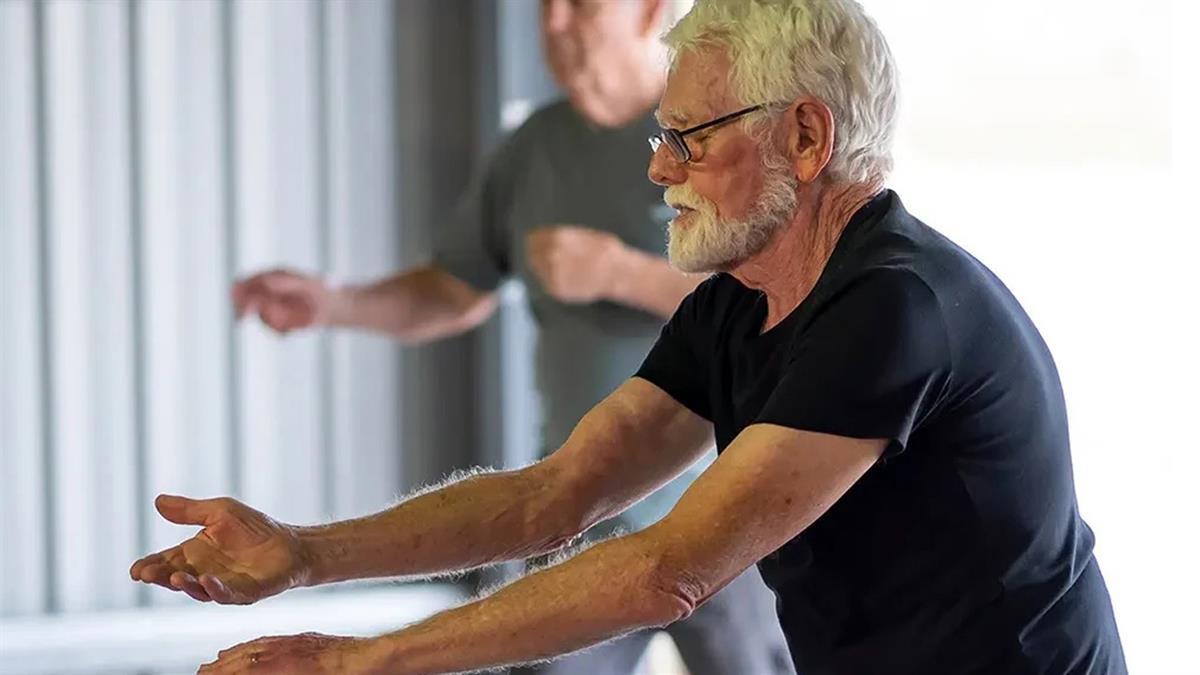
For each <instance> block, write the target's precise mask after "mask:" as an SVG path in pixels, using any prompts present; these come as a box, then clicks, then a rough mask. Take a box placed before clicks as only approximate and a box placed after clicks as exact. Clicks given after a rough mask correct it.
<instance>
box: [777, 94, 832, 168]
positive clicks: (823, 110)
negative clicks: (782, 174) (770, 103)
mask: <svg viewBox="0 0 1200 675" xmlns="http://www.w3.org/2000/svg"><path fill="white" fill-rule="evenodd" d="M784 120H785V124H786V125H787V150H788V154H789V156H790V157H791V160H792V166H793V168H794V169H795V171H796V178H797V179H799V180H800V182H802V183H811V182H813V181H815V180H816V179H817V178H818V177H819V176H820V175H821V173H822V172H823V171H824V170H825V167H826V166H828V165H829V160H830V158H832V157H833V145H834V141H835V139H836V138H837V136H836V135H837V128H836V126H835V124H834V121H833V112H832V111H831V110H830V109H829V106H827V105H825V104H824V103H823V102H822V101H820V100H819V99H816V98H813V97H811V96H801V97H800V98H798V99H796V100H795V102H793V103H792V105H790V106H788V109H787V110H786V111H785V112H784Z"/></svg>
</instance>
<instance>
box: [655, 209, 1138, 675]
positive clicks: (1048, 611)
mask: <svg viewBox="0 0 1200 675" xmlns="http://www.w3.org/2000/svg"><path fill="white" fill-rule="evenodd" d="M766 309H767V307H766V299H765V298H764V296H763V295H762V294H761V293H759V292H757V291H754V290H752V289H749V288H747V287H745V286H743V285H742V284H741V283H739V282H738V281H737V280H736V279H734V278H733V277H731V276H729V275H724V274H722V275H716V276H714V277H712V278H711V279H709V280H707V281H706V282H705V283H704V284H702V285H701V286H700V287H699V288H698V289H696V291H695V293H693V294H692V295H691V296H689V297H688V298H687V299H686V300H684V302H683V303H682V305H681V306H680V308H679V310H678V311H677V312H676V314H675V316H674V317H673V318H672V319H671V321H670V323H668V324H667V326H666V327H664V328H663V331H662V335H661V336H660V337H659V340H658V342H657V344H656V345H655V347H654V349H653V350H652V351H651V353H650V355H649V356H648V357H647V358H646V361H645V363H644V364H643V365H642V368H641V370H640V371H639V372H638V376H639V377H642V378H644V379H646V380H649V381H650V382H652V383H654V384H655V385H657V386H658V387H660V388H661V389H663V390H664V391H666V392H667V393H668V394H670V395H671V396H672V397H674V398H675V399H676V400H677V401H679V402H680V403H681V404H683V405H685V406H687V407H688V408H690V409H691V410H693V411H694V412H696V413H697V414H699V415H702V416H703V417H705V418H707V419H709V420H711V421H712V422H713V424H714V427H715V431H716V437H717V447H718V450H724V449H725V448H726V447H727V446H728V445H729V443H730V442H732V441H733V439H734V437H736V436H737V435H738V434H739V433H740V432H741V431H742V430H743V429H745V428H746V427H747V426H749V425H752V424H756V423H770V424H776V425H782V426H786V427H790V428H794V429H803V430H807V431H814V432H823V433H829V434H836V435H840V436H847V437H855V438H885V439H889V441H890V442H889V444H888V446H887V449H886V450H885V452H884V456H883V459H881V460H880V461H879V462H878V463H877V464H876V465H875V466H874V467H873V468H872V469H871V470H869V471H868V472H867V473H866V475H864V476H863V477H862V479H860V480H859V481H858V483H856V484H855V485H854V486H853V487H852V488H851V489H850V490H849V491H848V492H847V493H846V494H845V495H844V496H843V497H842V498H841V499H840V500H838V502H837V503H835V504H834V505H833V506H832V507H831V508H830V509H829V510H828V511H827V512H826V513H825V514H824V515H822V516H821V518H819V519H818V520H817V521H816V522H815V523H813V524H812V525H811V526H810V527H809V528H808V529H806V530H805V531H804V532H803V533H801V534H800V535H799V536H797V537H795V538H794V539H792V540H791V541H789V542H788V543H787V544H785V545H784V546H782V547H780V548H779V549H778V550H777V551H775V552H774V553H772V554H770V555H769V556H767V557H766V558H765V559H763V560H762V561H760V562H759V569H760V570H761V572H762V575H763V578H764V579H765V580H766V582H767V584H768V585H769V586H770V587H771V588H772V589H773V590H774V591H775V594H776V597H777V598H778V608H779V615H780V621H781V623H782V625H783V629H784V632H785V634H786V635H787V638H788V642H789V645H790V647H791V651H792V657H793V659H794V660H795V662H796V667H797V669H798V670H799V672H800V673H801V674H802V675H812V674H814V673H853V674H856V675H864V674H868V673H889V674H892V673H895V674H900V673H921V674H926V673H955V674H960V673H1054V674H1055V675H1058V674H1061V673H1106V674H1107V673H1124V672H1125V665H1124V656H1123V653H1122V650H1121V644H1120V639H1119V637H1118V634H1117V629H1116V623H1115V621H1114V619H1113V615H1112V608H1111V605H1110V602H1109V598H1108V591H1107V589H1106V588H1105V585H1104V581H1103V579H1102V578H1101V576H1100V572H1099V569H1098V567H1097V564H1096V561H1095V559H1094V558H1093V556H1092V543H1093V537H1092V532H1091V530H1090V529H1089V528H1088V526H1087V524H1086V523H1084V522H1083V520H1082V519H1081V518H1080V516H1079V511H1078V507H1077V505H1076V501H1075V488H1074V481H1073V478H1072V474H1071V457H1070V448H1069V442H1068V437H1067V416H1066V409H1065V405H1064V402H1063V395H1062V387H1061V385H1060V383H1059V379H1058V373H1057V371H1056V369H1055V366H1054V361H1053V359H1052V358H1051V356H1050V352H1049V350H1048V349H1047V347H1046V345H1045V343H1044V342H1043V340H1042V338H1041V336H1040V335H1039V334H1038V332H1037V329H1036V328H1035V327H1034V325H1033V323H1032V322H1031V321H1030V319H1029V317H1028V316H1027V315H1026V314H1025V312H1024V310H1023V309H1022V308H1021V306H1020V305H1019V304H1018V303H1017V301H1016V299H1015V298H1014V297H1013V296H1012V294H1011V293H1009V291H1008V289H1006V288H1005V287H1004V285H1003V284H1002V283H1001V282H1000V280H999V279H997V278H996V277H995V276H994V275H993V274H992V273H991V272H990V271H989V270H988V269H987V268H986V267H984V266H983V265H982V264H981V263H980V262H979V261H977V260H975V259H974V258H973V257H971V256H970V255H969V254H967V253H966V252H964V251H963V250H962V249H960V248H959V247H958V246H956V245H955V244H953V243H952V242H950V241H949V240H947V239H946V238H945V237H943V236H941V235H940V234H938V233H937V232H935V231H934V230H933V229H931V228H929V227H928V226H926V225H924V224H923V223H921V222H920V221H918V220H916V219H915V218H913V217H912V216H910V215H909V214H908V213H907V212H906V211H905V210H904V207H903V205H902V204H901V203H900V199H899V197H897V196H896V195H895V193H892V192H890V191H886V192H884V193H882V194H880V195H879V196H878V197H876V198H875V199H874V200H872V201H871V203H869V204H868V205H867V206H865V207H864V208H863V209H862V210H860V211H859V212H858V213H857V214H856V215H855V216H854V218H853V219H852V220H851V222H850V224H849V225H848V226H847V228H846V230H845V231H844V232H843V234H842V236H841V238H840V240H839V241H838V244H837V247H836V248H835V250H834V253H833V255H832V257H831V258H830V260H829V263H828V265H827V266H826V268H825V270H824V272H823V273H822V275H821V278H820V280H819V281H818V282H817V285H816V287H815V288H814V289H813V291H812V293H811V294H810V295H809V297H808V298H807V299H805V301H804V302H803V303H801V304H800V306H799V307H797V308H796V309H795V310H794V311H793V312H792V313H791V314H790V315H789V316H788V317H787V318H785V319H784V320H783V322H782V323H780V324H778V325H777V326H775V327H774V328H772V329H771V330H770V331H767V332H766V333H763V332H762V326H763V322H764V319H765V318H766Z"/></svg>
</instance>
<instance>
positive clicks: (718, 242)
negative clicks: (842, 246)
mask: <svg viewBox="0 0 1200 675" xmlns="http://www.w3.org/2000/svg"><path fill="white" fill-rule="evenodd" d="M776 166H778V165H776ZM764 172H765V173H764V176H763V188H762V190H761V192H760V193H759V194H758V196H757V198H756V199H754V200H753V202H754V207H753V208H752V209H751V210H750V213H749V214H748V215H747V217H746V219H745V220H722V219H720V218H719V217H717V207H716V205H715V204H713V203H712V202H710V201H708V200H707V199H705V198H704V197H701V196H700V195H699V194H697V193H696V192H695V191H694V190H693V189H692V188H691V187H689V186H688V185H687V184H686V183H685V184H683V185H672V186H671V187H669V188H667V190H666V192H665V193H664V194H663V200H664V201H666V202H667V204H671V205H676V204H678V205H681V206H686V207H688V208H690V209H692V211H691V212H690V213H689V214H687V215H686V216H681V217H680V218H676V219H675V220H672V221H671V222H670V223H669V224H668V226H667V240H668V243H667V255H668V257H669V258H670V261H671V265H672V266H673V267H675V269H678V270H679V271H681V272H724V271H728V270H731V269H733V268H735V267H737V266H738V265H739V264H741V263H742V262H744V261H745V260H747V259H748V258H749V257H750V256H752V255H754V254H755V253H758V252H759V251H761V250H762V249H763V247H764V246H766V244H767V242H768V241H769V240H770V239H771V236H772V235H774V234H775V232H776V231H778V230H779V229H780V228H782V227H783V226H784V225H786V224H787V223H788V222H789V221H791V219H792V217H793V216H794V215H795V213H796V187H797V182H796V178H795V176H794V175H792V173H791V172H790V170H788V168H787V167H786V165H784V166H779V167H778V168H775V167H764ZM681 218H685V219H686V221H685V222H682V223H681V222H678V221H680V219H681Z"/></svg>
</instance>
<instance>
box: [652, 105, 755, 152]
mask: <svg viewBox="0 0 1200 675" xmlns="http://www.w3.org/2000/svg"><path fill="white" fill-rule="evenodd" d="M766 107H767V104H766V103H759V104H758V105H752V106H750V107H749V108H742V109H741V110H737V111H734V112H731V113H729V114H728V115H722V116H721V117H718V118H717V119H715V120H709V121H708V122H704V123H703V124H697V125H696V126H694V127H688V128H687V129H683V130H679V129H663V130H662V131H660V132H659V133H658V134H656V135H654V136H651V137H650V138H649V139H648V140H649V141H650V149H651V150H652V151H653V152H658V149H659V148H660V147H661V146H663V145H666V146H667V150H670V151H671V156H672V157H674V158H675V161H677V162H679V163H680V164H687V163H688V162H690V161H692V149H691V148H689V147H688V144H687V140H686V137H687V136H688V135H689V134H694V133H696V132H699V131H704V130H705V129H711V128H712V127H716V126H720V125H722V124H725V123H727V122H732V121H733V120H736V119H737V118H739V117H742V116H745V115H749V114H750V113H752V112H756V111H758V110H763V109H765V108H766Z"/></svg>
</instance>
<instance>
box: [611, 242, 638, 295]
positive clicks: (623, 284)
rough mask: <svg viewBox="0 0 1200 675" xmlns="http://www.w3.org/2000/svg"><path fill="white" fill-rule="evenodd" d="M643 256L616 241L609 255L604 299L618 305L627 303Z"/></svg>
mask: <svg viewBox="0 0 1200 675" xmlns="http://www.w3.org/2000/svg"><path fill="white" fill-rule="evenodd" d="M643 257H645V254H644V253H642V252H641V251H639V250H637V249H635V248H633V247H631V246H626V245H625V244H624V242H621V241H619V240H618V241H617V242H616V244H615V246H614V247H613V249H612V251H611V252H610V253H609V261H608V265H607V269H608V271H609V274H608V285H607V288H606V289H605V293H604V296H605V299H606V300H610V301H613V302H618V303H627V302H628V300H629V296H630V293H632V292H633V288H632V286H633V284H634V280H636V279H637V278H638V268H639V267H640V265H641V262H642V258H643Z"/></svg>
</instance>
